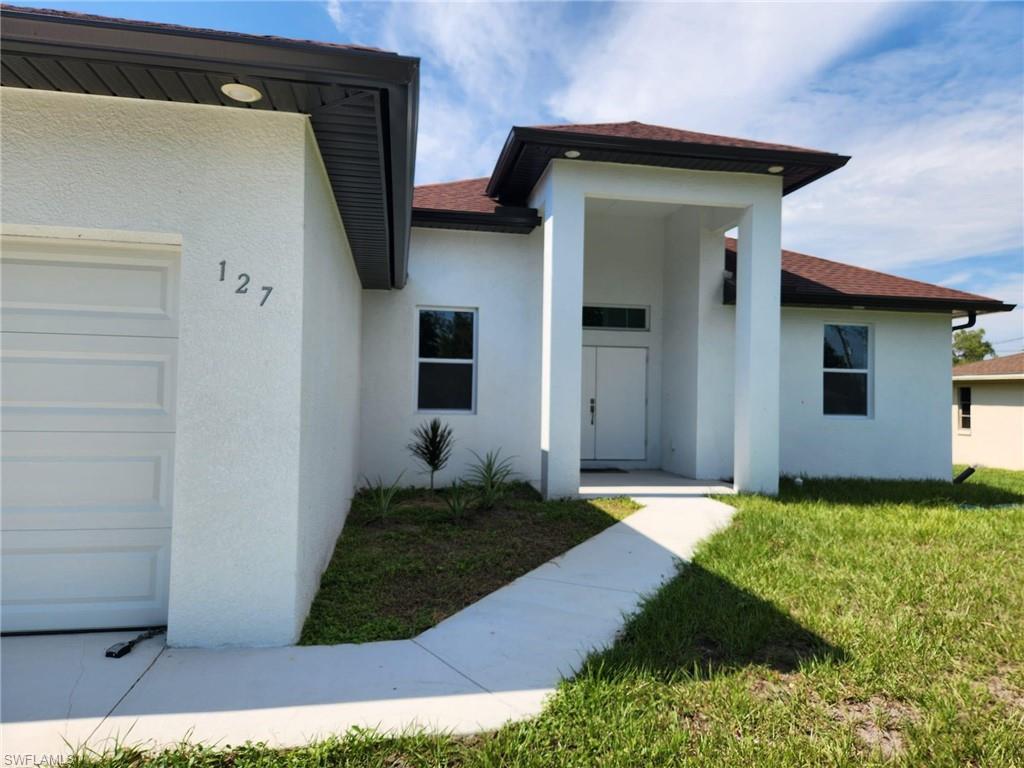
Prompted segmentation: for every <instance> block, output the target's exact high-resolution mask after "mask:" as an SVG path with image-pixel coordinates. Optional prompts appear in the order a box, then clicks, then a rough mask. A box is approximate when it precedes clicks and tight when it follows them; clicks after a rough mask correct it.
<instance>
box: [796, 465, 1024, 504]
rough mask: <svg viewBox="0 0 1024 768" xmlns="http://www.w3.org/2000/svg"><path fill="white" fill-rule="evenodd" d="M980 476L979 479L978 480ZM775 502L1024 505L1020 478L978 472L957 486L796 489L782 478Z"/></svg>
mask: <svg viewBox="0 0 1024 768" xmlns="http://www.w3.org/2000/svg"><path fill="white" fill-rule="evenodd" d="M979 475H980V476H979ZM778 498H779V501H783V502H806V501H811V502H813V501H823V502H829V503H832V504H841V505H844V506H861V505H863V506H873V505H881V504H915V505H921V506H957V505H961V504H965V505H977V506H993V505H996V504H1020V503H1022V502H1024V475H1022V477H1021V478H1015V477H1013V475H1012V474H1011V473H993V472H991V471H988V474H986V471H985V470H982V471H981V472H979V473H978V474H977V475H975V476H974V477H972V478H971V479H969V480H968V481H967V482H965V483H962V484H960V485H954V484H952V483H949V482H944V481H942V480H864V479H815V478H809V479H806V480H804V481H803V484H802V485H797V483H796V481H795V480H793V479H792V478H783V480H782V482H781V483H780V486H779V497H778Z"/></svg>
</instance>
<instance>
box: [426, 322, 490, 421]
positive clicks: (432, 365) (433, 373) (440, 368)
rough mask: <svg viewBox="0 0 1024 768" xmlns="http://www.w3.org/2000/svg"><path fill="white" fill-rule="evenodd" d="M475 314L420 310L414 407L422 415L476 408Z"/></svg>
mask: <svg viewBox="0 0 1024 768" xmlns="http://www.w3.org/2000/svg"><path fill="white" fill-rule="evenodd" d="M475 329H476V311H475V310H472V309H421V310H420V311H419V347H418V353H417V365H416V367H417V369H418V370H417V385H416V404H417V408H418V409H419V410H421V411H472V410H473V409H474V407H475V406H476V403H475V397H474V394H475V393H474V390H475V386H474V383H475V380H476V332H475Z"/></svg>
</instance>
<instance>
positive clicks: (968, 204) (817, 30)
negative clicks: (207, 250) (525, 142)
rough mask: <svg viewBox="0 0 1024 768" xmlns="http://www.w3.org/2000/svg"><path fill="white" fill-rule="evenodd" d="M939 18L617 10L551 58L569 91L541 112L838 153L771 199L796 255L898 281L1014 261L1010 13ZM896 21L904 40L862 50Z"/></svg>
mask: <svg viewBox="0 0 1024 768" xmlns="http://www.w3.org/2000/svg"><path fill="white" fill-rule="evenodd" d="M937 8H940V7H939V6H913V5H909V6H908V5H894V4H890V5H876V4H856V5H844V4H825V3H819V4H815V5H806V4H787V5H773V4H743V5H738V6H737V5H732V4H729V5H725V4H720V5H689V4H684V5H674V6H666V5H655V4H635V5H634V4H630V5H624V6H620V7H618V8H616V10H615V12H614V13H613V14H612V15H611V17H610V18H609V19H608V21H607V24H606V30H605V32H604V33H600V34H594V35H593V37H592V39H591V42H590V44H589V45H587V46H585V47H584V48H583V49H582V50H572V51H571V56H567V57H566V58H565V60H564V65H565V67H566V69H567V71H568V73H569V79H568V82H567V84H566V85H565V86H564V87H562V88H560V89H557V90H556V91H555V92H554V93H553V94H552V95H551V96H550V97H549V99H548V104H549V106H550V108H551V109H552V110H553V111H560V112H561V113H562V114H563V115H564V117H565V118H566V119H568V120H573V121H579V122H596V121H617V120H641V121H647V122H654V123H662V124H666V125H672V126H676V127H680V128H688V129H692V130H702V131H708V132H711V133H722V134H727V135H730V134H731V135H740V136H746V137H749V138H757V139H762V140H768V141H779V142H783V143H790V144H797V145H801V146H811V147H819V148H822V149H826V150H832V151H837V152H841V153H843V154H850V155H852V156H853V159H852V160H851V162H850V163H849V164H848V165H847V166H846V167H845V168H843V169H841V170H839V171H836V172H834V173H833V174H832V175H830V176H828V177H826V178H825V179H823V180H820V181H817V182H815V183H814V184H812V185H810V186H808V187H806V188H805V189H803V190H800V191H799V192H796V193H794V194H793V195H792V196H790V197H787V198H786V203H785V208H784V216H785V219H784V233H783V237H784V242H785V243H786V244H787V245H788V246H789V247H792V248H794V249H797V250H804V251H807V252H809V253H816V254H819V255H822V256H825V257H829V258H835V259H837V260H840V261H847V262H851V263H855V264H861V265H864V266H869V267H873V268H876V269H883V270H890V271H897V272H899V271H903V272H907V271H910V272H913V270H914V268H915V266H916V265H924V264H929V263H935V262H942V261H952V260H956V259H962V258H964V257H967V256H970V255H972V254H984V253H993V252H999V251H1012V250H1014V249H1017V250H1018V251H1019V249H1021V248H1022V245H1024V222H1022V211H1024V113H1022V109H1021V99H1020V94H1021V88H1022V85H1024V83H1022V78H1021V72H1020V69H1019V66H1018V67H1017V69H1016V71H1015V72H1013V73H1009V74H1008V73H1007V72H1005V71H1003V72H1000V71H998V69H997V67H996V65H994V64H993V62H999V61H1002V62H1006V61H1010V62H1013V61H1018V62H1019V60H1020V55H1021V42H1020V39H1019V35H1016V34H1013V32H1012V30H1013V29H1015V28H1018V29H1019V23H1020V11H1019V9H1012V8H1010V9H1002V8H997V9H993V8H991V7H988V8H986V9H983V10H984V13H985V14H988V17H986V18H982V16H981V15H980V14H981V11H979V10H978V9H977V8H974V7H965V6H950V7H947V8H944V9H942V10H941V11H940V10H937ZM914 14H922V15H921V16H914ZM927 14H932V15H931V16H928V15H927ZM993 14H1003V15H1004V18H1002V20H1001V22H1000V20H999V19H996V20H995V22H993V18H992V16H993ZM919 22H920V23H919ZM1000 23H1001V26H1002V28H1001V27H1000ZM899 24H904V25H905V26H911V25H913V27H914V32H913V34H909V35H908V34H904V35H903V38H902V41H903V42H902V44H896V45H890V46H889V47H888V48H886V47H885V46H876V47H877V50H875V51H874V52H869V51H870V44H872V43H874V42H875V41H876V40H877V39H878V38H879V37H880V36H882V35H883V34H884V33H885V32H887V31H888V30H889V29H891V28H892V27H893V26H895V25H899ZM1005 30H1010V31H1009V32H1006V31H1005ZM1004 66H1005V64H1004ZM1020 298H1021V297H1020V296H1019V295H1018V297H1017V298H1016V299H1015V300H1016V301H1018V302H1019V301H1020Z"/></svg>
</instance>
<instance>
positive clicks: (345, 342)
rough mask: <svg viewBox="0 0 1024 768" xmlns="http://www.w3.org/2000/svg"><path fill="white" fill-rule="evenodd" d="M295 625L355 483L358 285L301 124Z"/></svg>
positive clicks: (318, 160)
mask: <svg viewBox="0 0 1024 768" xmlns="http://www.w3.org/2000/svg"><path fill="white" fill-rule="evenodd" d="M305 174H306V179H305V211H304V221H303V237H304V244H305V245H304V254H305V257H304V266H303V273H302V274H303V302H302V424H301V428H300V429H301V440H300V469H299V473H300V476H299V505H298V515H299V516H298V546H297V548H296V564H295V567H296V574H297V578H296V611H295V632H296V634H298V633H299V632H300V631H301V629H302V622H303V619H305V616H306V613H307V612H308V610H309V605H310V603H311V602H312V600H313V597H314V596H315V595H316V591H317V588H318V587H319V584H320V575H321V574H322V573H323V571H324V569H325V568H326V567H327V563H328V562H329V561H330V557H331V554H332V553H333V551H334V544H335V541H336V539H337V538H338V534H339V533H340V532H341V528H342V525H343V523H344V521H345V516H346V514H347V512H348V509H349V503H350V501H351V499H352V493H353V490H354V488H355V486H356V479H357V478H356V476H357V472H358V461H359V459H358V456H359V386H360V380H359V371H360V347H361V343H362V339H361V332H360V323H361V322H362V296H363V291H362V286H361V285H360V282H359V276H358V275H357V274H356V268H355V263H354V262H353V260H352V252H351V250H350V249H349V245H348V238H347V237H346V236H345V229H344V225H343V224H342V221H341V217H340V216H339V215H338V207H337V205H336V204H335V201H334V195H333V193H332V192H331V188H330V185H329V181H328V178H327V171H326V169H325V168H324V165H323V161H322V159H321V157H320V150H319V149H318V147H317V145H316V140H315V138H314V137H313V132H312V129H310V128H308V127H307V130H306V162H305Z"/></svg>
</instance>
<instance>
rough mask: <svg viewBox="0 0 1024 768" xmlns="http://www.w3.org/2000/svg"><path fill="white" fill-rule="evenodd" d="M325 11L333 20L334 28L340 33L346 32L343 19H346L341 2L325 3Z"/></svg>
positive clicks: (332, 0) (331, 0)
mask: <svg viewBox="0 0 1024 768" xmlns="http://www.w3.org/2000/svg"><path fill="white" fill-rule="evenodd" d="M324 11H326V12H327V15H328V16H329V17H330V19H331V23H332V24H334V28H335V29H337V30H338V31H339V32H344V31H345V29H344V26H343V25H342V19H343V18H344V17H343V15H342V12H341V0H326V2H325V3H324Z"/></svg>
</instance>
